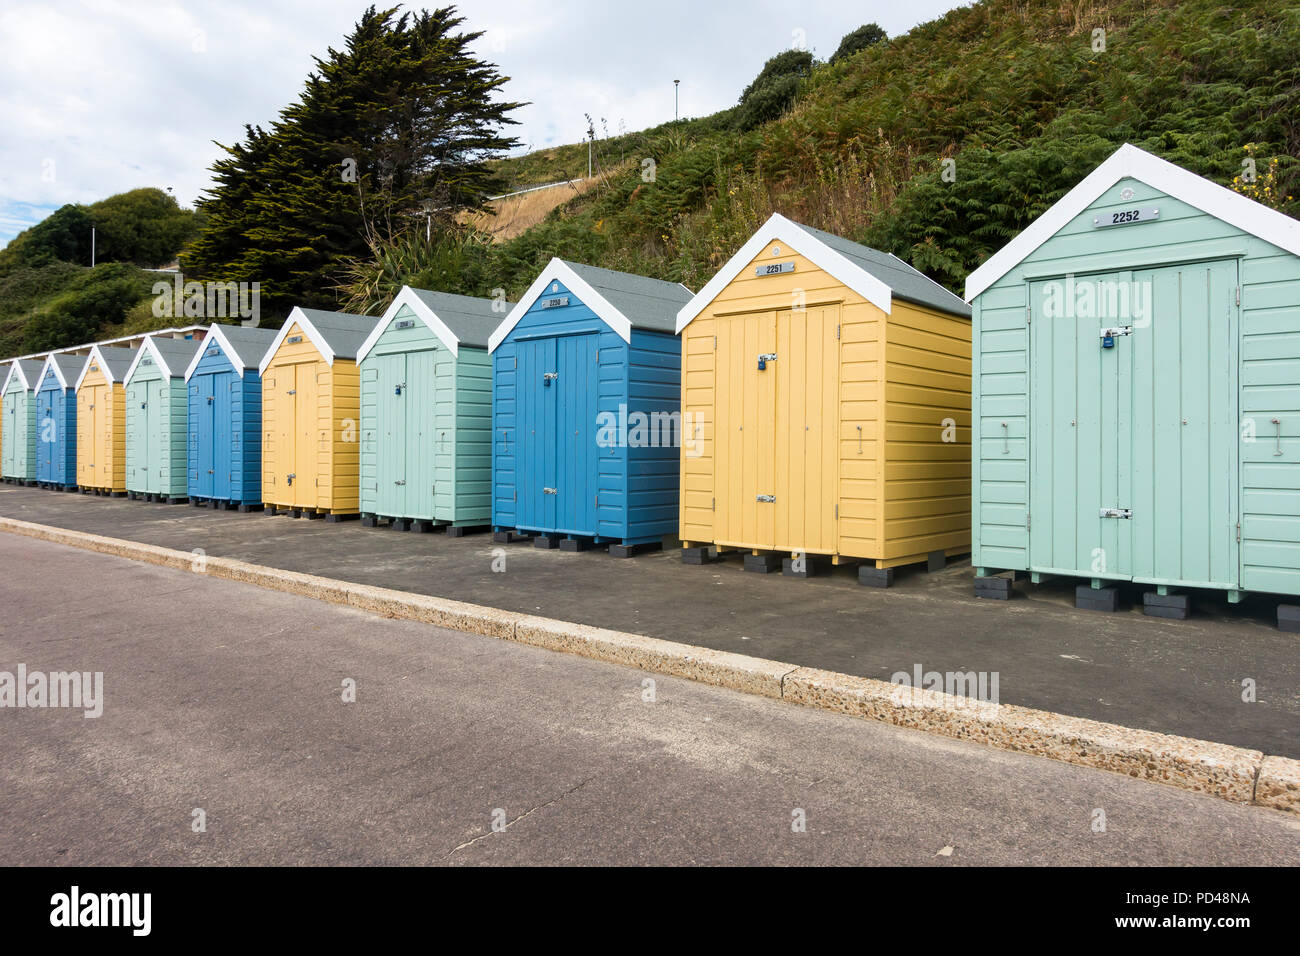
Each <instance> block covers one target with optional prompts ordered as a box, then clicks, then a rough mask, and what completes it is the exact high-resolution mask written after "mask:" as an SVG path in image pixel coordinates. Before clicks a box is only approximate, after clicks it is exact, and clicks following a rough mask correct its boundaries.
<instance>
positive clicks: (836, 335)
mask: <svg viewBox="0 0 1300 956" xmlns="http://www.w3.org/2000/svg"><path fill="white" fill-rule="evenodd" d="M835 337H836V338H837V339H838V338H839V337H840V327H839V326H838V325H836V326H835Z"/></svg>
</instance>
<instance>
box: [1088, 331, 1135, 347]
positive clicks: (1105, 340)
mask: <svg viewBox="0 0 1300 956" xmlns="http://www.w3.org/2000/svg"><path fill="white" fill-rule="evenodd" d="M1097 334H1098V335H1099V336H1101V347H1102V348H1104V349H1113V348H1114V347H1115V336H1117V335H1132V334H1133V326H1131V325H1117V326H1114V327H1112V328H1109V329H1102V330H1101V331H1100V332H1098V333H1097Z"/></svg>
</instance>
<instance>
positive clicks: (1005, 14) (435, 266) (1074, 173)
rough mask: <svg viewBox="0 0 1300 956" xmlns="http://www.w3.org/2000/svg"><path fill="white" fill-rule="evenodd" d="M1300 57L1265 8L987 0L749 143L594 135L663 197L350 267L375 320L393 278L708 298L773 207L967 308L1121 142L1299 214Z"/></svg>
mask: <svg viewBox="0 0 1300 956" xmlns="http://www.w3.org/2000/svg"><path fill="white" fill-rule="evenodd" d="M1095 30H1104V31H1105V49H1104V50H1100V49H1094V31H1095ZM1297 49H1300V5H1296V4H1278V3H1276V2H1273V0H1248V2H1244V3H1239V4H1233V5H1225V4H1223V3H1221V2H1219V0H1190V2H1175V0H1099V2H1096V3H1087V2H1076V3H1069V2H1064V3H1063V2H1059V0H984V2H981V3H978V4H975V5H973V6H970V7H963V8H961V9H958V10H954V11H952V12H951V13H949V14H947V15H946V16H944V17H942V18H940V19H938V20H935V21H933V22H931V23H927V24H924V25H922V26H920V27H917V28H916V29H914V30H913V31H911V32H910V33H908V34H906V35H904V36H901V37H896V38H893V39H891V40H889V41H888V42H886V43H882V44H879V45H877V46H873V47H870V48H868V49H866V50H863V51H861V52H860V53H857V54H855V55H852V56H849V57H847V58H845V59H843V60H841V61H840V62H837V63H835V64H833V65H831V64H819V65H817V66H815V67H814V69H813V70H812V73H811V75H810V76H808V78H807V79H805V80H803V81H802V82H801V85H800V86H799V89H798V94H797V99H796V102H795V104H794V106H793V108H792V109H790V111H789V112H788V113H786V114H785V115H784V116H782V117H780V118H779V119H777V120H775V121H772V122H768V123H766V124H763V125H761V126H758V127H757V128H755V129H752V130H750V131H748V132H743V131H741V130H740V129H738V128H737V126H736V122H735V111H729V112H728V113H724V114H719V115H717V116H714V117H707V118H704V119H701V120H694V121H690V122H683V123H681V124H667V125H665V126H661V127H658V128H656V129H653V130H648V131H645V132H643V133H638V134H631V135H629V136H624V137H620V138H617V139H612V140H608V141H598V142H597V148H598V149H599V150H600V151H601V153H602V154H608V155H607V156H606V158H605V161H604V162H603V166H604V167H606V168H608V167H612V166H614V165H615V161H616V160H617V158H618V156H623V157H631V158H635V157H637V156H642V157H652V158H653V159H654V160H655V162H656V176H655V178H654V181H653V182H645V181H643V177H642V174H641V168H640V165H639V162H633V163H632V164H630V165H629V166H628V167H627V170H626V172H624V173H621V174H611V175H609V176H607V177H606V179H605V181H604V182H603V183H602V185H601V187H600V188H598V189H595V190H592V191H591V192H589V193H588V194H587V195H585V196H582V197H578V198H575V199H573V200H572V201H570V202H567V203H565V204H563V205H561V206H560V207H558V208H557V209H556V210H554V211H553V212H552V213H551V214H550V216H549V217H548V218H547V219H546V221H544V222H542V223H540V224H538V225H537V226H534V227H533V228H531V229H528V230H527V231H525V232H524V233H523V234H521V235H519V236H518V237H516V238H515V239H513V240H511V241H509V242H506V243H500V244H497V245H490V244H485V243H483V242H481V241H478V239H477V237H474V236H451V237H446V238H444V239H443V240H442V241H441V242H440V243H437V244H435V247H434V248H429V247H414V248H407V249H406V250H405V251H404V254H403V255H401V256H396V255H388V254H381V255H380V257H379V259H378V260H377V261H376V262H373V263H363V264H360V265H359V266H358V267H357V269H356V270H355V271H354V274H353V277H352V278H353V283H352V285H351V287H350V288H349V289H348V290H347V291H348V292H350V293H351V295H350V298H348V301H349V302H350V304H351V305H352V306H353V307H364V308H369V309H372V310H373V309H374V308H376V307H379V306H381V305H382V303H383V301H384V300H385V297H387V296H390V295H391V294H392V293H393V292H395V291H396V286H399V285H400V283H401V281H410V282H412V283H414V284H421V283H425V284H432V283H441V284H440V285H436V286H434V287H437V288H445V289H447V290H448V291H456V292H463V293H466V294H474V295H484V294H488V293H489V292H490V290H491V289H492V288H494V287H497V286H504V287H505V288H506V289H507V291H508V292H509V293H510V294H511V295H515V294H518V293H520V292H522V290H523V289H525V288H526V287H527V286H528V284H529V283H530V281H531V280H532V278H533V277H534V276H535V275H536V273H537V271H538V270H539V269H540V268H541V267H542V266H543V265H544V264H545V262H546V261H547V260H548V259H549V258H550V257H551V256H552V255H559V256H564V257H568V258H573V259H576V260H579V261H585V262H591V263H595V264H598V265H603V266H607V267H609V268H614V269H623V270H626V271H629V272H637V273H641V274H645V275H651V276H656V277H659V278H665V279H670V280H675V281H680V282H684V283H685V284H686V285H688V286H690V287H691V288H699V287H700V286H702V285H703V284H704V283H705V282H706V281H707V280H708V279H709V278H710V277H711V276H712V274H713V272H714V271H715V270H716V269H717V268H718V267H719V266H720V265H721V264H722V263H723V262H725V261H726V259H727V258H729V257H730V256H731V255H732V254H733V253H734V252H735V250H736V249H738V248H739V246H740V245H741V244H742V243H743V242H744V240H745V239H746V238H748V236H749V235H750V234H751V233H752V232H753V230H754V229H756V228H757V227H758V225H759V224H761V223H762V221H763V220H764V219H765V218H766V217H767V216H768V215H770V214H771V213H772V212H773V211H780V212H783V213H785V214H786V215H788V216H790V217H792V218H794V219H797V220H800V221H803V222H807V223H809V224H810V225H814V226H818V227H820V228H823V229H827V230H830V231H832V232H836V233H839V234H841V235H844V236H847V237H849V238H852V239H856V240H859V241H864V242H867V243H869V244H871V245H874V246H876V247H878V248H881V249H885V250H887V251H890V252H893V253H895V254H896V255H899V256H901V257H902V258H904V259H906V260H908V261H910V262H912V263H913V264H914V265H915V266H916V267H917V268H919V269H921V270H922V271H924V272H926V273H927V274H929V275H930V276H932V277H933V278H935V279H936V280H938V281H940V282H942V283H944V284H945V285H947V286H948V287H949V288H951V289H953V290H954V291H957V292H960V291H961V288H962V283H963V281H964V279H965V276H966V275H967V274H968V273H969V272H970V271H971V270H972V269H973V268H975V267H976V266H977V265H979V263H981V262H982V261H983V260H984V259H986V258H987V257H988V256H989V255H991V254H992V253H993V252H995V251H996V250H997V249H998V248H999V247H1000V246H1002V245H1003V244H1004V243H1005V242H1006V241H1007V240H1008V239H1010V238H1011V237H1012V236H1014V235H1015V234H1016V233H1017V232H1019V230H1020V229H1022V228H1023V227H1024V226H1025V225H1027V224H1028V223H1029V222H1030V221H1031V220H1032V219H1033V218H1034V217H1035V216H1037V215H1038V214H1039V213H1041V212H1042V211H1043V210H1045V209H1046V208H1047V207H1048V206H1049V205H1051V204H1052V203H1053V202H1055V201H1056V200H1057V199H1059V198H1060V197H1061V196H1062V195H1063V194H1064V193H1065V192H1066V191H1068V190H1069V189H1070V188H1071V187H1072V186H1073V185H1075V184H1076V183H1077V182H1078V181H1079V180H1080V179H1082V178H1083V176H1085V175H1086V174H1087V173H1088V172H1089V171H1090V170H1091V169H1092V168H1094V167H1095V166H1096V165H1097V163H1099V162H1100V161H1101V160H1102V159H1104V158H1105V157H1106V156H1107V155H1109V153H1110V152H1112V151H1113V150H1114V149H1115V148H1117V147H1118V146H1119V145H1120V144H1122V143H1124V142H1132V143H1134V144H1136V145H1138V146H1141V147H1142V148H1144V149H1147V150H1150V151H1151V152H1154V153H1156V154H1158V155H1160V156H1163V157H1165V158H1166V159H1169V160H1171V161H1173V162H1176V163H1180V164H1182V165H1184V166H1186V167H1187V168H1189V169H1191V170H1193V171H1194V172H1197V173H1199V174H1202V175H1205V176H1208V177H1209V178H1211V179H1213V180H1215V181H1217V182H1220V183H1223V184H1225V185H1227V184H1230V183H1231V182H1232V180H1233V178H1234V177H1235V176H1237V175H1238V174H1239V173H1240V172H1241V170H1242V166H1241V163H1242V160H1243V159H1245V158H1247V157H1248V156H1254V157H1255V158H1256V160H1257V164H1258V168H1259V171H1260V173H1261V175H1265V174H1266V171H1267V169H1268V168H1269V162H1270V160H1272V159H1274V158H1276V160H1277V163H1276V168H1275V177H1276V179H1275V181H1274V182H1272V183H1271V188H1272V191H1273V193H1274V194H1275V198H1274V199H1273V200H1272V204H1273V205H1275V206H1276V207H1277V208H1280V209H1282V210H1283V211H1284V212H1286V213H1287V214H1289V215H1292V216H1297V215H1300V204H1298V203H1297V201H1296V199H1295V198H1294V197H1295V196H1296V195H1297V194H1300V189H1298V188H1297V180H1298V179H1300V163H1298V162H1297V160H1295V159H1294V158H1293V157H1296V156H1300V122H1297V119H1296V118H1297V117H1298V116H1300V57H1297V56H1296V54H1295V51H1296V50H1297ZM585 153H586V147H585V144H578V145H575V146H568V147H561V148H557V149H552V150H546V151H541V152H538V153H534V154H530V155H529V156H525V157H520V158H516V159H511V160H506V161H503V163H502V168H503V171H505V172H506V173H507V175H508V176H509V177H510V178H512V179H513V180H514V181H515V182H516V183H517V184H518V185H526V184H528V183H530V182H545V181H550V180H552V179H555V178H562V177H563V176H565V175H571V174H572V173H573V171H574V169H575V167H576V164H577V163H578V161H579V160H581V162H582V163H583V165H584V166H585V159H586V157H585ZM945 159H951V160H953V161H954V163H955V166H954V167H953V169H954V171H955V174H956V179H955V181H954V182H945V181H944V180H943V179H942V178H941V173H942V171H943V166H942V162H943V160H945ZM452 262H454V263H456V265H455V268H448V263H452Z"/></svg>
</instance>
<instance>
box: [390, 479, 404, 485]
mask: <svg viewBox="0 0 1300 956" xmlns="http://www.w3.org/2000/svg"><path fill="white" fill-rule="evenodd" d="M393 484H395V485H404V484H406V479H405V478H398V479H397V480H396V481H394V482H393Z"/></svg>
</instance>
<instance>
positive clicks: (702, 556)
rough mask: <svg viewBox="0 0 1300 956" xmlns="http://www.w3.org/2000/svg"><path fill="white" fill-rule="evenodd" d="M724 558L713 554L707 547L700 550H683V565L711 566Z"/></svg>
mask: <svg viewBox="0 0 1300 956" xmlns="http://www.w3.org/2000/svg"><path fill="white" fill-rule="evenodd" d="M721 560H722V558H720V557H718V556H717V555H714V554H711V553H710V551H709V548H708V546H707V545H705V546H704V547H699V548H682V564H701V565H703V564H711V563H712V562H714V561H721Z"/></svg>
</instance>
